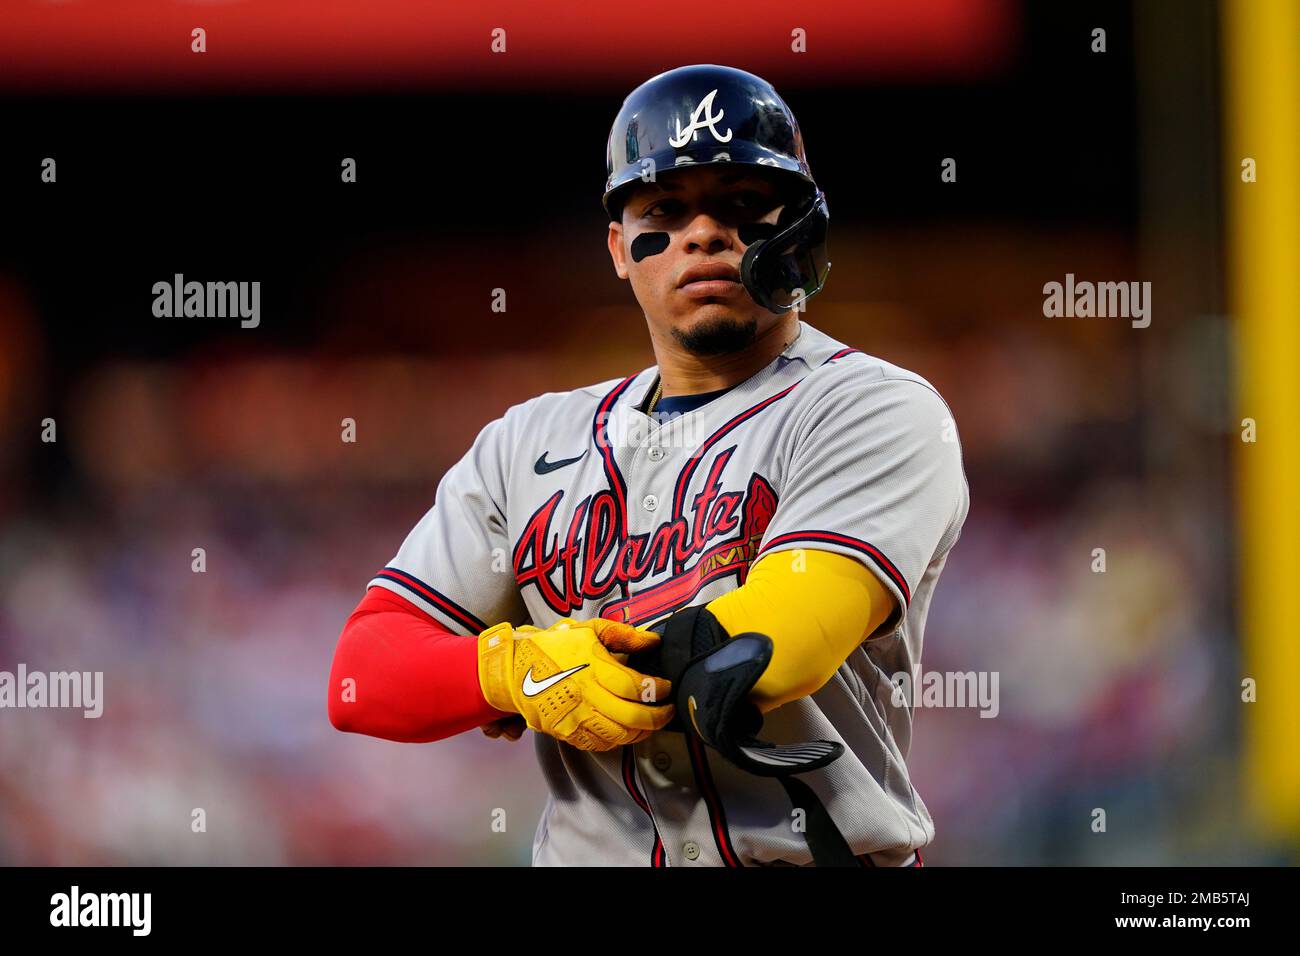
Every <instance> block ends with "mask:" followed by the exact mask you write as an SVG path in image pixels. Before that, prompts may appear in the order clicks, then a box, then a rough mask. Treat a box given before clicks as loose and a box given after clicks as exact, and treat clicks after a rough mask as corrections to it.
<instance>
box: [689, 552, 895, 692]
mask: <svg viewBox="0 0 1300 956" xmlns="http://www.w3.org/2000/svg"><path fill="white" fill-rule="evenodd" d="M894 606H895V601H894V598H893V597H892V596H891V595H890V593H889V592H888V591H887V590H885V587H884V585H882V584H881V583H880V581H879V580H878V579H877V578H876V576H875V575H873V574H872V573H871V572H870V571H868V570H867V569H866V568H865V567H864V566H863V565H862V564H861V563H860V562H858V561H855V560H853V559H852V558H847V557H844V556H842V555H838V554H832V553H830V552H827V551H815V550H805V551H781V552H777V553H775V554H770V555H767V556H766V557H764V558H763V559H762V560H760V561H759V562H758V563H757V564H755V565H754V567H753V568H752V569H751V570H750V573H749V576H748V578H747V579H746V581H745V583H744V584H743V585H742V586H740V587H738V588H736V589H735V590H734V591H731V592H729V593H727V594H724V595H723V596H721V597H719V598H716V599H714V600H713V601H711V602H710V603H709V604H708V609H709V611H711V612H712V613H713V615H714V616H715V617H716V618H717V619H718V622H719V623H720V624H721V625H722V626H723V628H724V629H725V630H726V631H727V633H728V634H732V635H735V634H740V633H743V632H745V631H758V632H760V633H763V634H766V635H768V636H769V637H771V638H772V644H773V655H772V663H771V665H769V667H768V668H767V670H766V671H765V672H764V673H763V676H762V677H761V678H759V681H758V683H757V684H756V685H755V687H754V691H753V693H752V694H751V695H750V699H751V700H752V701H753V702H754V703H755V704H757V705H758V707H759V709H760V710H762V711H763V712H764V713H766V712H768V711H771V710H775V709H776V708H777V707H780V706H781V705H782V704H786V703H789V702H790V701H792V700H797V699H798V698H800V697H805V696H807V695H808V694H811V693H813V692H814V691H817V690H818V689H820V688H821V687H822V686H823V685H824V684H825V683H826V682H827V681H828V680H830V678H831V676H832V675H833V674H834V673H835V671H836V670H837V669H838V668H839V666H840V665H841V664H842V663H844V660H845V659H846V658H847V657H848V656H849V654H850V653H852V651H853V649H854V648H855V647H857V646H858V645H859V644H860V643H862V640H863V638H865V637H867V636H868V635H869V634H871V633H872V632H873V631H874V630H875V629H876V628H878V627H879V626H880V625H881V624H883V623H884V622H885V621H886V619H887V618H888V617H889V615H890V614H891V612H892V611H893V609H894Z"/></svg>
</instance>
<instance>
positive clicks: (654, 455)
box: [646, 445, 664, 461]
mask: <svg viewBox="0 0 1300 956" xmlns="http://www.w3.org/2000/svg"><path fill="white" fill-rule="evenodd" d="M646 454H647V455H649V456H650V460H651V461H658V460H659V459H660V458H662V457H663V456H664V450H663V449H662V448H660V447H659V446H658V445H651V446H650V450H649V451H648V452H646Z"/></svg>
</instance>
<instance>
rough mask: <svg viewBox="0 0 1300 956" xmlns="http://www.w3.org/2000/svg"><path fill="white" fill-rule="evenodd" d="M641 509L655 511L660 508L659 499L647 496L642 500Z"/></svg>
mask: <svg viewBox="0 0 1300 956" xmlns="http://www.w3.org/2000/svg"><path fill="white" fill-rule="evenodd" d="M641 507H643V508H645V510H646V511H654V510H655V509H656V508H658V507H659V497H658V496H657V495H646V496H645V497H644V498H642V499H641Z"/></svg>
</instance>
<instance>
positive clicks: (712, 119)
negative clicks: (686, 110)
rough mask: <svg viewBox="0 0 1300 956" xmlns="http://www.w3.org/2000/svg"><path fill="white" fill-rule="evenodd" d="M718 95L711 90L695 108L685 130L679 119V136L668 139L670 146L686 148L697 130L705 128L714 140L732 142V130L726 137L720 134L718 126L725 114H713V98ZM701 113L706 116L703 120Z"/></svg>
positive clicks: (728, 131) (715, 91)
mask: <svg viewBox="0 0 1300 956" xmlns="http://www.w3.org/2000/svg"><path fill="white" fill-rule="evenodd" d="M717 95H718V91H717V90H711V91H710V92H709V95H708V96H706V97H704V99H702V100H700V105H699V106H697V107H695V112H694V113H692V114H691V121H690V123H689V124H688V125H687V127H686V129H685V130H683V129H682V124H681V120H680V119H679V120H678V121H677V135H676V136H670V137H669V138H668V144H669V145H670V146H672V147H674V148H676V147H678V146H685V145H686V144H687V143H689V142H690V141H691V139H692V138H694V136H695V131H696V130H697V129H705V128H707V129H708V131H709V132H710V133H712V134H713V138H714V139H716V140H717V141H718V142H719V143H729V142H731V130H727V133H726V135H725V136H721V135H719V134H718V127H717V124H718V123H720V122H722V116H723V114H721V113H718V114H717V115H716V116H715V115H713V113H712V112H711V111H712V109H713V98H714V97H715V96H717ZM701 113H703V114H704V118H703V119H700V114H701Z"/></svg>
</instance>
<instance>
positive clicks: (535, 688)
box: [524, 664, 587, 697]
mask: <svg viewBox="0 0 1300 956" xmlns="http://www.w3.org/2000/svg"><path fill="white" fill-rule="evenodd" d="M586 666H587V665H586V664H579V665H578V666H577V667H570V668H569V669H568V670H567V671H560V672H559V673H558V674H552V675H551V676H550V677H547V678H545V679H544V680H540V681H535V680H533V669H532V668H531V667H530V668H528V673H527V674H525V675H524V696H525V697H536V696H537V695H538V694H540V693H542V692H543V691H546V690H550V689H551V688H552V687H554V686H555V685H556V684H558V683H559V682H560V681H562V680H564V678H566V677H569V676H570V675H572V674H576V673H578V671H580V670H582V669H583V668H584V667H586Z"/></svg>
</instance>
